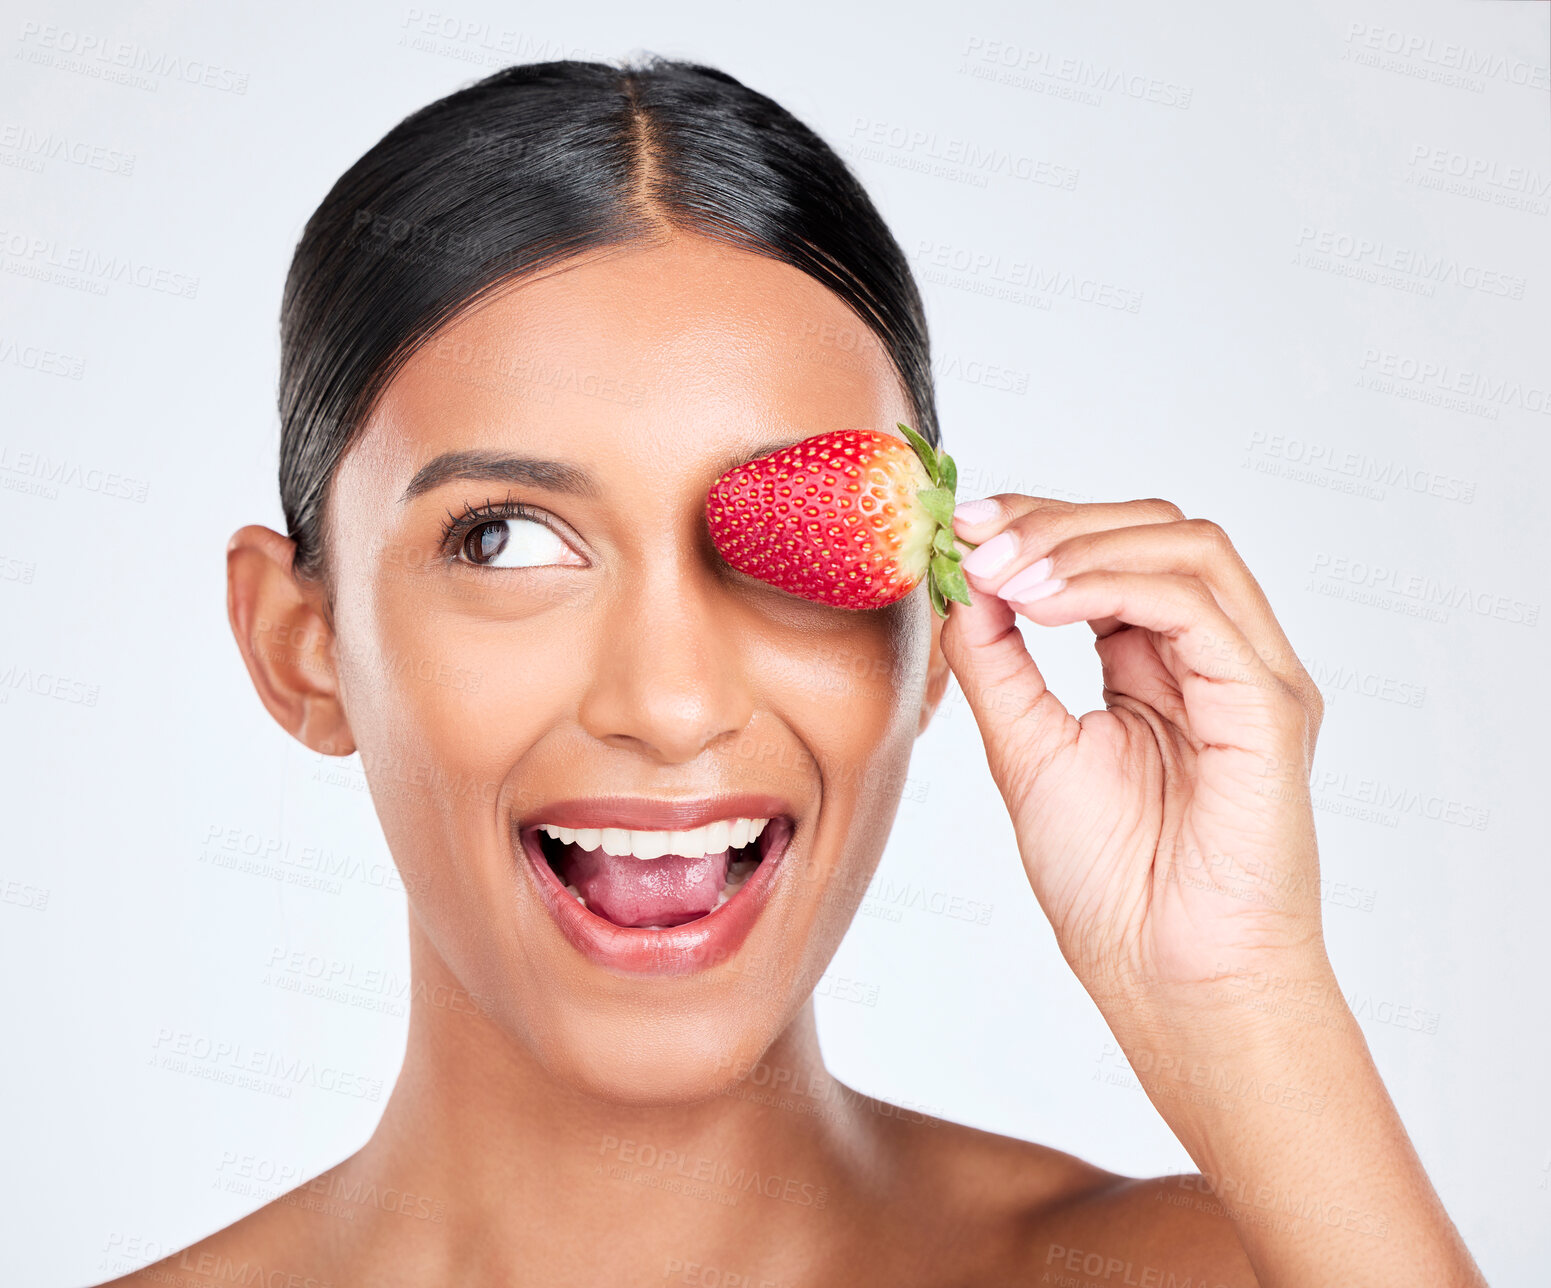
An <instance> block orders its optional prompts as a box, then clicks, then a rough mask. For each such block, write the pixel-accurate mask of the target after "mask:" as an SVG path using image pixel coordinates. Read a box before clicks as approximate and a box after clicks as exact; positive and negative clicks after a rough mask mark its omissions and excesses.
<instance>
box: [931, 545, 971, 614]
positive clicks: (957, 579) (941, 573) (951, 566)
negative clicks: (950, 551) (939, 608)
mask: <svg viewBox="0 0 1551 1288" xmlns="http://www.w3.org/2000/svg"><path fill="white" fill-rule="evenodd" d="M932 583H933V584H934V585H935V586H936V587H937V588H938V591H939V593H940V594H941V595H942V596H943V597H944V598H945V599H952V600H956V601H957V602H958V603H960V604H967V603H969V583H968V582H967V581H965V580H964V570H963V569H962V568H960V567H959V566H958V564H956V563H954V562H953V560H951V559H945V558H943V556H942V555H938V556H937V557H936V558H934V559H933V560H932Z"/></svg>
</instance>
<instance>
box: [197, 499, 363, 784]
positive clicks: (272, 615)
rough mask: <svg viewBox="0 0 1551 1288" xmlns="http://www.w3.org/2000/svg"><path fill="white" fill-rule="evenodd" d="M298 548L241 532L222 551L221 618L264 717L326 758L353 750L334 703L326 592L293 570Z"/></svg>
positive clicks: (253, 529) (265, 532)
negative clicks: (223, 600) (223, 598)
mask: <svg viewBox="0 0 1551 1288" xmlns="http://www.w3.org/2000/svg"><path fill="white" fill-rule="evenodd" d="M295 556H296V544H295V542H293V541H291V540H289V539H288V538H286V537H282V536H281V535H280V534H279V533H278V532H274V531H272V530H271V529H269V528H262V527H259V526H257V525H251V526H249V527H246V528H242V529H240V530H239V531H238V532H236V533H235V534H234V535H233V537H232V539H231V540H230V541H229V542H228V543H227V545H226V615H227V617H228V619H229V620H230V621H231V624H232V634H233V635H234V636H236V638H237V647H238V648H239V649H241V650H242V660H243V661H244V662H245V663H246V664H247V667H248V675H249V676H250V677H251V678H252V680H253V687H254V688H255V689H257V690H258V695H259V698H260V699H261V700H262V702H263V703H264V706H265V707H266V708H268V710H269V714H270V715H272V716H274V718H275V719H276V720H277V721H278V722H279V723H280V726H281V728H283V729H284V730H285V731H286V732H287V733H289V734H290V735H291V736H292V737H294V738H296V739H297V740H298V741H300V742H302V743H304V744H305V745H306V746H308V747H310V748H311V749H312V750H313V751H316V752H321V753H322V754H323V755H325V756H348V755H349V754H350V753H351V752H352V751H354V750H355V739H354V738H353V737H351V734H350V725H349V723H348V722H347V721H346V719H345V710H344V707H343V705H342V704H341V703H340V698H339V676H338V674H337V672H336V671H335V669H334V631H333V628H332V627H331V626H330V624H329V620H328V616H327V613H326V611H325V608H324V598H323V588H322V587H321V586H319V585H318V584H317V583H316V582H313V581H310V580H306V579H303V578H299V577H297V575H296V574H295V572H294V571H293V564H294V560H295Z"/></svg>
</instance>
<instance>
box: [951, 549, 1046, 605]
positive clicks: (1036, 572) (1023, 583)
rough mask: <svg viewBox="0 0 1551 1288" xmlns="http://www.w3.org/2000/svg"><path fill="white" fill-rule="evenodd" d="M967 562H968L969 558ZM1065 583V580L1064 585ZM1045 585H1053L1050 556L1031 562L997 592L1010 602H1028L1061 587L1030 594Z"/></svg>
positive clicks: (999, 596) (1000, 596) (998, 595)
mask: <svg viewBox="0 0 1551 1288" xmlns="http://www.w3.org/2000/svg"><path fill="white" fill-rule="evenodd" d="M990 544H991V543H990V542H989V541H988V542H986V545H990ZM981 549H982V550H984V549H985V546H982V547H981ZM965 562H966V563H967V562H968V560H966V561H965ZM1064 584H1065V583H1064V582H1063V583H1062V585H1064ZM1045 586H1051V581H1050V560H1049V558H1048V557H1047V558H1045V559H1041V560H1040V561H1039V562H1038V563H1031V564H1030V565H1029V566H1028V567H1027V568H1025V569H1023V570H1022V571H1021V572H1019V573H1017V574H1016V575H1015V576H1012V577H1009V578H1008V579H1007V583H1006V584H1005V585H1004V586H1002V587H1001V588H1000V589H999V590H997V592H996V594H997V597H998V598H999V599H1005V600H1006V601H1007V602H1008V603H1010V604H1027V603H1029V602H1030V600H1031V598H1032V599H1041V598H1043V597H1044V596H1045V595H1049V594H1053V593H1054V592H1055V591H1057V590H1059V589H1060V588H1061V587H1060V586H1051V589H1049V590H1044V589H1041V590H1040V593H1039V594H1038V595H1033V596H1030V594H1029V592H1030V591H1032V590H1034V589H1036V588H1040V587H1045Z"/></svg>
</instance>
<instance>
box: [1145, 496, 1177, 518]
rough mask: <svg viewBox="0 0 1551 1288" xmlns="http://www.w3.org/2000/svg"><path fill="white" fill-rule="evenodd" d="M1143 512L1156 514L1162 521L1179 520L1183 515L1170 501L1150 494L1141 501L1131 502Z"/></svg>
mask: <svg viewBox="0 0 1551 1288" xmlns="http://www.w3.org/2000/svg"><path fill="white" fill-rule="evenodd" d="M1133 504H1135V505H1136V506H1137V507H1138V508H1140V509H1141V510H1142V511H1143V512H1144V513H1146V514H1149V515H1153V516H1156V517H1157V518H1158V519H1159V520H1161V521H1163V522H1175V523H1177V522H1179V520H1181V519H1183V518H1184V517H1185V512H1184V511H1183V510H1181V509H1180V508H1179V506H1177V505H1175V504H1174V502H1172V501H1165V500H1164V499H1163V498H1162V497H1157V496H1150V497H1146V498H1145V499H1143V500H1141V501H1136V502H1133Z"/></svg>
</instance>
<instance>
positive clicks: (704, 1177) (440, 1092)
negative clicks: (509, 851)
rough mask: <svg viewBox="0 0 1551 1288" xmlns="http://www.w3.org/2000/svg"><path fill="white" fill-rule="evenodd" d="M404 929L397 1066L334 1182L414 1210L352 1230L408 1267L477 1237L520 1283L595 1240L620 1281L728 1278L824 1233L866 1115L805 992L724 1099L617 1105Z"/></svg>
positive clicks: (453, 1257)
mask: <svg viewBox="0 0 1551 1288" xmlns="http://www.w3.org/2000/svg"><path fill="white" fill-rule="evenodd" d="M410 924H411V946H412V959H413V970H414V981H415V988H414V990H413V1002H412V1008H411V1013H410V1025H409V1039H408V1045H407V1048H406V1052H405V1057H404V1065H403V1069H402V1071H401V1072H400V1075H399V1078H398V1081H397V1083H396V1084H395V1086H394V1090H393V1094H392V1096H391V1097H390V1099H389V1102H388V1105H387V1108H386V1109H385V1111H384V1113H383V1117H382V1120H381V1122H380V1123H379V1125H378V1128H377V1131H376V1132H375V1134H374V1135H373V1136H372V1139H371V1141H370V1142H369V1143H368V1144H367V1145H366V1147H365V1148H364V1149H362V1150H361V1151H360V1152H359V1153H358V1154H356V1155H355V1156H354V1157H352V1158H351V1159H349V1160H347V1161H346V1162H345V1163H343V1164H341V1165H340V1167H339V1168H338V1169H336V1172H335V1174H334V1175H336V1176H337V1177H338V1178H339V1184H340V1185H342V1186H344V1187H346V1188H347V1189H351V1190H353V1189H354V1187H356V1186H357V1185H362V1186H375V1187H376V1193H377V1194H383V1193H385V1192H386V1191H388V1190H389V1189H391V1190H393V1191H395V1192H397V1193H398V1194H399V1195H413V1196H415V1203H414V1211H412V1212H398V1213H394V1214H392V1215H389V1214H387V1213H383V1214H382V1216H381V1218H377V1217H376V1214H375V1212H374V1213H373V1214H372V1215H373V1216H374V1219H373V1220H371V1221H369V1222H367V1223H364V1224H360V1223H355V1224H356V1229H357V1232H358V1233H359V1234H360V1235H361V1236H362V1237H363V1240H367V1239H369V1240H372V1241H375V1242H376V1243H377V1244H378V1246H379V1247H381V1248H383V1249H386V1248H387V1247H389V1246H390V1245H392V1244H400V1245H401V1246H410V1245H413V1246H414V1248H415V1261H416V1262H417V1263H418V1262H421V1261H422V1260H423V1259H426V1258H431V1257H433V1256H434V1254H432V1252H431V1247H432V1245H433V1244H436V1243H437V1242H438V1241H439V1240H441V1241H444V1242H445V1253H446V1259H445V1260H442V1259H439V1258H438V1259H437V1260H438V1261H439V1263H440V1264H441V1265H443V1266H447V1265H456V1264H458V1262H459V1261H460V1260H463V1259H464V1257H466V1255H467V1254H466V1249H467V1248H468V1247H469V1246H477V1247H478V1249H479V1256H480V1264H481V1266H486V1265H488V1266H490V1267H491V1268H494V1267H497V1266H499V1267H501V1268H503V1269H509V1270H511V1271H512V1272H513V1273H515V1272H516V1271H519V1270H521V1271H524V1272H525V1274H526V1275H527V1276H533V1275H535V1274H536V1272H537V1271H538V1269H539V1267H541V1266H546V1265H548V1266H553V1267H554V1268H556V1269H559V1268H561V1267H563V1265H564V1264H565V1258H566V1257H567V1256H568V1255H570V1256H574V1254H575V1250H576V1249H578V1248H585V1249H589V1250H591V1251H592V1252H597V1251H598V1250H600V1249H602V1250H606V1252H607V1255H610V1256H617V1257H618V1259H619V1266H618V1269H619V1271H620V1272H621V1274H622V1275H623V1276H624V1279H628V1278H629V1277H630V1275H632V1274H634V1275H636V1276H637V1277H639V1276H640V1275H642V1274H646V1275H649V1276H651V1277H653V1278H656V1277H662V1276H665V1275H669V1274H671V1273H672V1266H673V1265H674V1264H676V1263H678V1262H682V1263H686V1264H688V1263H698V1264H701V1265H715V1266H720V1267H721V1268H722V1269H723V1270H724V1271H725V1272H727V1273H728V1274H736V1273H742V1271H740V1269H739V1267H740V1266H744V1265H745V1264H746V1263H747V1264H748V1265H749V1266H752V1265H754V1264H766V1263H767V1262H768V1260H769V1257H770V1256H775V1257H777V1258H784V1257H787V1256H795V1255H797V1254H796V1248H797V1247H800V1246H802V1245H803V1244H813V1243H820V1244H821V1243H822V1242H823V1239H824V1236H825V1233H826V1230H827V1228H828V1224H829V1222H828V1221H826V1220H825V1219H824V1218H825V1210H826V1209H832V1208H833V1207H834V1206H835V1204H836V1200H837V1199H838V1198H839V1197H840V1196H839V1195H837V1194H836V1193H835V1192H834V1187H835V1183H836V1180H837V1179H838V1178H839V1177H840V1175H841V1173H840V1170H839V1169H840V1166H841V1160H842V1159H844V1158H845V1157H847V1156H848V1155H851V1154H853V1153H854V1151H855V1149H856V1148H857V1146H858V1145H859V1143H860V1140H861V1137H860V1134H859V1133H860V1132H862V1131H863V1130H864V1127H865V1123H864V1122H863V1119H864V1118H865V1111H864V1110H862V1109H860V1108H858V1107H857V1097H855V1096H854V1095H853V1094H852V1093H849V1092H848V1091H846V1089H844V1088H843V1087H841V1086H840V1084H838V1083H837V1082H835V1080H834V1079H832V1078H831V1077H830V1076H829V1075H828V1073H827V1072H826V1071H825V1069H824V1064H823V1059H822V1056H821V1054H820V1051H819V1043H818V1035H817V1031H816V1028H815V1024H814V1015H813V1004H812V1001H811V1000H809V1001H808V1002H807V1003H805V1004H804V1006H803V1007H802V1009H801V1010H800V1011H799V1012H798V1014H797V1015H796V1017H795V1018H794V1019H793V1021H792V1023H791V1024H790V1025H789V1026H788V1027H787V1028H786V1029H785V1030H784V1031H783V1032H782V1033H781V1035H780V1036H779V1037H778V1038H777V1039H776V1041H775V1042H774V1043H772V1045H771V1046H770V1047H769V1049H768V1050H767V1051H765V1052H764V1054H763V1055H762V1056H761V1057H760V1058H759V1060H758V1061H757V1062H756V1063H754V1064H753V1067H752V1068H750V1069H733V1070H730V1074H731V1075H735V1076H736V1078H737V1080H736V1081H734V1082H733V1083H732V1084H731V1085H730V1086H729V1087H728V1088H727V1089H726V1091H725V1092H724V1093H722V1094H720V1095H714V1096H712V1097H710V1098H709V1099H704V1100H700V1101H698V1102H695V1103H690V1104H671V1105H660V1106H641V1105H631V1104H620V1103H617V1102H612V1101H607V1100H603V1099H599V1098H597V1097H595V1096H591V1095H588V1094H586V1093H585V1092H583V1091H581V1090H579V1089H577V1088H576V1087H574V1086H569V1085H566V1084H565V1083H563V1082H562V1081H560V1080H558V1079H556V1078H555V1077H554V1076H553V1075H552V1074H551V1073H550V1072H549V1071H548V1070H546V1069H545V1068H544V1067H543V1066H542V1065H540V1064H539V1063H538V1062H537V1060H536V1059H535V1058H534V1057H533V1055H532V1053H531V1052H530V1051H528V1050H527V1049H526V1048H525V1047H523V1046H522V1045H521V1044H520V1043H519V1042H518V1041H517V1040H516V1039H514V1038H513V1037H511V1036H510V1035H509V1034H508V1033H507V1032H506V1031H505V1030H503V1029H502V1028H501V1027H500V1026H499V1025H498V1024H497V1022H496V1021H495V1020H494V1019H492V1018H490V1017H489V1016H487V1015H485V1014H483V1013H481V1012H480V1011H479V1010H478V1009H477V1008H475V1007H474V1006H472V1004H470V1003H469V1001H468V995H467V993H466V992H464V991H462V990H461V988H460V986H459V985H458V983H457V980H456V978H455V977H454V976H453V974H452V972H451V971H450V969H449V968H448V966H447V964H446V962H445V961H444V960H443V959H442V958H441V956H440V954H439V953H438V952H437V951H436V949H435V947H434V946H433V945H432V944H431V942H430V941H429V939H428V938H427V936H426V935H425V933H424V931H423V930H422V929H421V927H420V926H419V925H418V922H417V921H416V919H415V918H414V917H413V916H411V919H410ZM427 1213H430V1214H433V1215H431V1216H426V1215H425V1214H427ZM438 1213H439V1214H441V1219H437V1217H436V1215H435V1214H438ZM406 1216H407V1217H409V1218H410V1219H406ZM416 1217H419V1218H420V1219H414V1218H416ZM470 1240H472V1241H474V1243H473V1244H472V1245H471V1244H470V1243H469V1242H468V1241H470ZM459 1249H464V1250H465V1251H464V1252H460V1251H459ZM568 1250H569V1251H568ZM659 1262H660V1264H658V1263H659ZM594 1263H595V1260H594V1261H589V1264H594ZM519 1277H522V1276H519ZM600 1281H601V1280H600ZM622 1281H623V1280H622ZM732 1282H737V1280H736V1279H733V1280H732ZM756 1282H757V1280H756Z"/></svg>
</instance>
